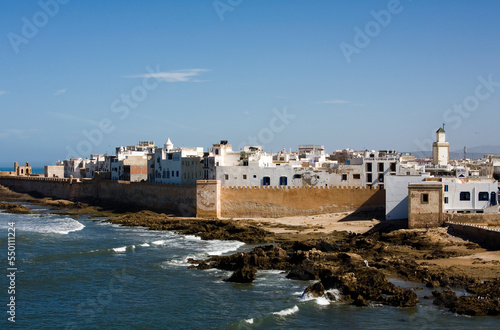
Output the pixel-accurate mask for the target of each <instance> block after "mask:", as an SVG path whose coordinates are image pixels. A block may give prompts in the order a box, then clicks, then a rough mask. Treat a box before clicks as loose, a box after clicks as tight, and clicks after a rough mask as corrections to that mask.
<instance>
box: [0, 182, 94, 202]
mask: <svg viewBox="0 0 500 330" xmlns="http://www.w3.org/2000/svg"><path fill="white" fill-rule="evenodd" d="M0 184H1V185H4V186H6V187H9V188H11V189H12V190H14V191H17V192H22V193H37V194H40V195H43V196H49V197H54V198H61V199H69V200H83V199H89V198H95V196H96V187H95V184H94V182H92V181H84V182H79V181H77V180H71V179H61V178H44V177H0Z"/></svg>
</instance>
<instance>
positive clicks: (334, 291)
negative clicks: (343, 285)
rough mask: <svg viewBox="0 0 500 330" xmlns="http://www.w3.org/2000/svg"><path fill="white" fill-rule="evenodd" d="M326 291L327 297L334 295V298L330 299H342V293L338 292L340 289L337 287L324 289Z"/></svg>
mask: <svg viewBox="0 0 500 330" xmlns="http://www.w3.org/2000/svg"><path fill="white" fill-rule="evenodd" d="M326 293H327V294H328V293H329V295H328V296H329V297H330V298H331V297H334V298H335V300H332V299H330V300H331V301H339V300H340V299H342V293H340V290H339V289H330V290H326Z"/></svg>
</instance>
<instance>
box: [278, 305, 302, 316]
mask: <svg viewBox="0 0 500 330" xmlns="http://www.w3.org/2000/svg"><path fill="white" fill-rule="evenodd" d="M298 311H299V307H298V306H297V305H295V306H293V307H292V308H287V309H284V310H282V311H279V312H274V313H273V314H274V315H278V316H288V315H292V314H295V313H297V312H298Z"/></svg>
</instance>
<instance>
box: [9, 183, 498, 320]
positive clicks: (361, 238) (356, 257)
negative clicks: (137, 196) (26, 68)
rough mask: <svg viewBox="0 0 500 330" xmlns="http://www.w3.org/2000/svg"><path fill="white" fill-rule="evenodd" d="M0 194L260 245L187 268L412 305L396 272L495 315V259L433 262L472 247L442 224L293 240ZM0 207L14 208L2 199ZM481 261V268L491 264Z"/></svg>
mask: <svg viewBox="0 0 500 330" xmlns="http://www.w3.org/2000/svg"><path fill="white" fill-rule="evenodd" d="M0 199H1V200H3V201H9V202H12V201H26V202H30V203H33V204H37V205H45V206H49V207H52V208H55V209H56V210H59V212H64V214H70V215H73V216H76V217H77V216H78V214H92V215H94V216H105V217H110V219H109V220H107V221H109V222H111V223H115V224H121V225H124V226H143V227H148V228H150V229H152V230H171V231H175V232H177V233H179V234H183V235H196V236H199V237H201V238H202V239H205V240H211V239H218V240H238V241H242V242H245V243H251V244H263V245H261V246H258V247H256V248H254V249H253V250H251V251H249V252H247V253H242V252H239V253H235V254H232V255H228V256H210V257H209V258H207V259H205V260H192V259H191V260H189V261H190V263H191V264H192V265H191V266H190V268H193V269H199V270H203V269H209V268H218V269H222V270H228V271H232V272H233V274H232V275H231V277H229V278H228V279H226V281H229V282H239V283H250V282H252V281H253V280H254V279H255V278H256V276H257V271H258V270H268V269H274V270H282V271H284V272H286V273H287V277H288V278H290V279H295V280H304V281H311V280H314V281H315V282H314V283H313V284H311V285H309V286H308V287H307V288H306V290H305V292H304V295H310V296H312V297H320V296H323V297H325V298H327V299H330V300H335V301H338V300H340V301H342V302H344V303H349V304H353V305H356V306H368V305H372V304H375V305H376V304H383V305H390V306H399V307H411V306H415V305H416V304H417V302H418V297H417V295H416V293H415V290H416V288H415V289H406V288H401V287H398V286H396V285H394V284H393V283H391V282H390V281H389V280H388V278H389V277H397V278H401V279H404V280H408V281H411V282H415V283H423V284H425V285H426V286H427V287H429V288H434V289H435V290H434V291H433V293H432V296H429V297H426V298H427V299H433V301H434V304H436V305H438V306H441V307H443V308H446V309H448V310H450V311H451V312H453V313H457V314H466V315H472V316H474V315H477V316H479V315H500V279H499V277H500V276H497V275H498V274H499V273H498V271H497V270H498V266H499V265H498V264H496V263H495V262H497V261H496V260H494V261H491V262H490V263H491V268H492V269H493V275H494V276H490V277H489V278H488V279H486V280H485V279H484V278H483V279H481V278H479V277H477V276H476V277H475V276H469V275H467V274H461V272H460V271H457V268H453V267H451V268H450V267H446V266H439V265H435V264H434V263H433V262H435V261H437V260H449V259H452V258H460V257H461V256H468V255H471V254H473V252H474V251H477V250H478V249H479V246H477V245H476V244H474V243H470V242H467V241H463V240H456V239H452V238H451V237H450V235H449V234H448V233H447V232H446V229H445V228H437V229H432V230H408V229H397V228H393V226H391V225H382V226H377V227H378V228H373V229H372V230H370V231H368V232H366V233H364V234H356V233H352V232H351V233H349V232H347V231H333V232H329V233H323V234H321V236H318V235H316V236H311V237H309V238H307V239H302V240H294V239H290V237H289V236H287V235H284V234H281V235H280V234H277V233H274V232H272V231H271V230H270V227H266V223H261V222H255V221H250V220H205V219H195V218H177V217H173V216H171V215H166V214H158V213H155V212H151V211H140V212H130V213H125V214H120V213H119V212H116V211H110V210H106V209H102V208H100V207H96V206H91V205H88V204H83V203H74V202H70V201H62V200H56V201H54V200H51V199H49V198H42V199H40V198H34V197H31V196H29V195H26V194H17V193H14V192H11V191H10V190H8V189H6V188H4V187H0ZM10 205H16V204H10ZM0 207H2V206H1V205H0ZM4 208H6V209H8V208H11V209H12V210H15V209H16V207H15V206H9V204H5V206H4ZM270 243H272V244H270ZM478 262H479V261H478ZM481 262H483V263H487V262H489V261H481ZM484 267H485V268H483V269H488V268H489V267H490V264H487V265H485V266H484ZM331 289H336V290H338V291H339V292H340V293H341V297H338V295H334V294H332V293H331ZM457 289H464V290H466V291H467V292H468V294H467V295H465V296H457V295H456V293H455V291H456V290H457ZM454 290H455V291H454Z"/></svg>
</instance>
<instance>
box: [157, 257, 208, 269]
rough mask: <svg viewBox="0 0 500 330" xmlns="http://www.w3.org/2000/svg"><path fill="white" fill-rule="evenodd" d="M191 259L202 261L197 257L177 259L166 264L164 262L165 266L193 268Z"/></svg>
mask: <svg viewBox="0 0 500 330" xmlns="http://www.w3.org/2000/svg"><path fill="white" fill-rule="evenodd" d="M190 258H193V259H200V258H199V257H196V256H187V257H184V258H176V259H170V260H167V261H165V262H163V265H165V266H175V267H188V266H191V265H192V264H191V263H189V262H188V260H189V259H190Z"/></svg>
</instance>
